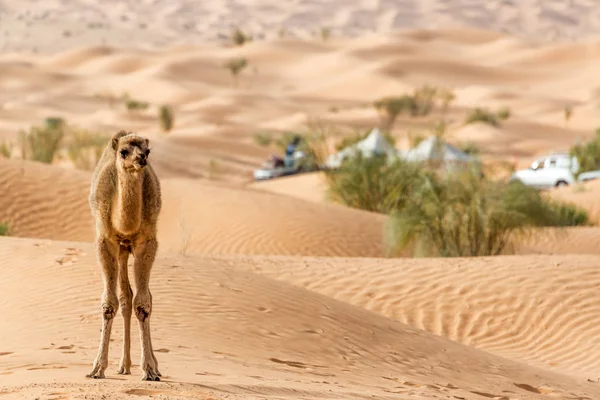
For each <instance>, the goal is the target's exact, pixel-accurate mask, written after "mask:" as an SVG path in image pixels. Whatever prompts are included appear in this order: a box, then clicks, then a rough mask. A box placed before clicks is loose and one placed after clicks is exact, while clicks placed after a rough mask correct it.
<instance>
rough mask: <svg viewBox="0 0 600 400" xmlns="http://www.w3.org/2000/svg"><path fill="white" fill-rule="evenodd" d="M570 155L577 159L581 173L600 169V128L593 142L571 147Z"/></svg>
mask: <svg viewBox="0 0 600 400" xmlns="http://www.w3.org/2000/svg"><path fill="white" fill-rule="evenodd" d="M570 154H571V155H572V156H575V157H577V160H578V161H579V172H580V173H581V172H586V171H594V170H597V169H600V128H598V129H596V134H595V136H594V137H593V138H592V139H591V140H589V141H587V142H583V143H578V144H576V145H574V146H573V147H571V150H570Z"/></svg>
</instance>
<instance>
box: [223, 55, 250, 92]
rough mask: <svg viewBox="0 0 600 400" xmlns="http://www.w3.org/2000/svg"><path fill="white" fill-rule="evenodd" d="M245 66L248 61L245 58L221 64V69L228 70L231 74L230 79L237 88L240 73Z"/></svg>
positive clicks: (233, 59) (237, 58)
mask: <svg viewBox="0 0 600 400" xmlns="http://www.w3.org/2000/svg"><path fill="white" fill-rule="evenodd" d="M247 66H248V59H247V58H245V57H236V58H232V59H231V60H229V61H227V62H225V63H224V64H223V68H225V69H228V70H229V72H230V73H231V77H232V78H233V83H234V85H235V86H237V83H238V76H239V74H240V72H242V71H243V70H244V68H246V67H247Z"/></svg>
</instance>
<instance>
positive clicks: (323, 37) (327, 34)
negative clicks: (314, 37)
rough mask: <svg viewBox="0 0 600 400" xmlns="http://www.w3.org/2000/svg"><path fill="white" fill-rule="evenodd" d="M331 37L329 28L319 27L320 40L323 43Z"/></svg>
mask: <svg viewBox="0 0 600 400" xmlns="http://www.w3.org/2000/svg"><path fill="white" fill-rule="evenodd" d="M330 37H331V28H328V27H325V26H324V27H321V40H323V41H324V42H326V41H327V39H329V38H330Z"/></svg>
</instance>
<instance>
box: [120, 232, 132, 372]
mask: <svg viewBox="0 0 600 400" xmlns="http://www.w3.org/2000/svg"><path fill="white" fill-rule="evenodd" d="M130 248H131V247H130V246H128V245H126V244H123V243H121V246H120V248H119V307H121V314H122V315H123V356H122V357H121V362H120V363H119V370H118V371H117V372H118V373H119V374H123V375H129V374H131V309H132V304H133V303H132V302H133V291H132V290H131V285H130V284H129V276H128V274H127V260H128V259H129V250H130Z"/></svg>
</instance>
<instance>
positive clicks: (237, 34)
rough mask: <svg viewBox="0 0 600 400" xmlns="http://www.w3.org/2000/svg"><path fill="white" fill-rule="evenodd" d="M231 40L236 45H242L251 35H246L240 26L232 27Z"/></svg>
mask: <svg viewBox="0 0 600 400" xmlns="http://www.w3.org/2000/svg"><path fill="white" fill-rule="evenodd" d="M231 41H232V42H233V44H234V45H236V46H243V45H244V44H246V42H250V41H252V36H250V35H247V34H246V33H244V31H242V30H241V29H240V28H237V27H236V28H234V29H233V32H232V33H231Z"/></svg>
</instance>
